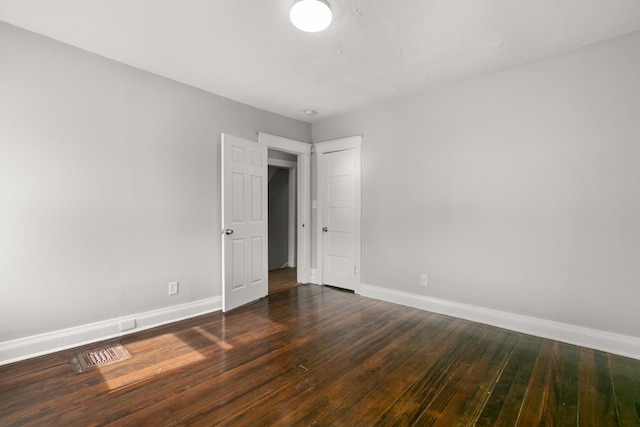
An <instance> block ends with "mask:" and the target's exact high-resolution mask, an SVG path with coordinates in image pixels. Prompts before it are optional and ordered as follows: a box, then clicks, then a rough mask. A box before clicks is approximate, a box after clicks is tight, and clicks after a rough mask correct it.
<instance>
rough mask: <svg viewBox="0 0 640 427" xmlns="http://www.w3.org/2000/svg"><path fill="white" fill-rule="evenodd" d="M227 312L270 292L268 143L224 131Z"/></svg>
mask: <svg viewBox="0 0 640 427" xmlns="http://www.w3.org/2000/svg"><path fill="white" fill-rule="evenodd" d="M220 157H221V159H222V167H221V169H222V215H221V217H222V311H224V312H227V311H229V310H233V309H234V308H237V307H240V306H242V305H245V304H248V303H250V302H252V301H255V300H258V299H260V298H263V297H265V296H267V293H268V290H269V286H268V277H269V274H268V258H267V255H268V254H267V251H268V249H267V248H268V247H267V233H268V221H267V198H266V197H265V196H266V194H267V161H268V160H267V147H266V146H264V145H260V144H257V143H255V142H251V141H247V140H244V139H241V138H238V137H235V136H232V135H227V134H222V154H221V156H220Z"/></svg>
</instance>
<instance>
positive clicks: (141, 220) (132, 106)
mask: <svg viewBox="0 0 640 427" xmlns="http://www.w3.org/2000/svg"><path fill="white" fill-rule="evenodd" d="M0 58H1V59H0V61H1V63H2V65H1V66H0V277H1V278H2V285H1V288H2V297H0V342H2V341H6V340H11V339H16V338H20V337H26V336H31V335H34V334H38V333H44V332H48V331H54V330H59V329H63V328H68V327H72V326H77V325H82V324H86V323H90V322H96V321H100V320H104V319H111V318H116V317H119V316H125V315H128V314H133V313H140V312H144V311H148V310H153V309H158V308H162V307H167V306H172V305H176V304H180V303H184V302H190V301H196V300H199V299H204V298H209V297H213V296H216V295H220V294H221V279H220V234H219V229H220V206H219V197H220V182H219V175H220V167H219V164H220V158H219V153H220V134H221V133H222V132H226V133H230V134H233V135H236V136H239V137H242V138H246V139H249V140H253V141H255V140H257V132H259V131H261V132H267V133H271V134H276V135H282V136H285V137H288V138H292V139H296V140H301V141H309V140H310V133H311V129H310V125H309V124H307V123H304V122H300V121H296V120H292V119H289V118H285V117H282V116H278V115H276V114H272V113H269V112H266V111H262V110H258V109H255V108H252V107H249V106H246V105H242V104H239V103H236V102H233V101H231V100H228V99H225V98H221V97H219V96H216V95H212V94H210V93H207V92H204V91H201V90H198V89H195V88H192V87H189V86H186V85H183V84H180V83H177V82H174V81H171V80H168V79H164V78H161V77H158V76H156V75H153V74H150V73H147V72H143V71H140V70H137V69H134V68H131V67H128V66H126V65H123V64H120V63H117V62H114V61H110V60H108V59H105V58H102V57H100V56H97V55H93V54H90V53H87V52H85V51H82V50H79V49H76V48H73V47H70V46H67V45H64V44H62V43H59V42H56V41H53V40H50V39H47V38H44V37H41V36H38V35H35V34H33V33H29V32H27V31H24V30H21V29H18V28H15V27H12V26H9V25H7V24H4V23H0ZM174 280H177V281H179V282H180V294H179V295H177V296H172V297H169V296H168V295H167V293H168V283H169V282H170V281H174Z"/></svg>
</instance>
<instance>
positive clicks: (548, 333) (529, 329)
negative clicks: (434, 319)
mask: <svg viewBox="0 0 640 427" xmlns="http://www.w3.org/2000/svg"><path fill="white" fill-rule="evenodd" d="M361 295H363V296H366V297H369V298H375V299H379V300H382V301H387V302H392V303H395V304H401V305H406V306H409V307H413V308H418V309H421V310H426V311H432V312H434V313H440V314H445V315H448V316H453V317H458V318H461V319H466V320H471V321H473V322H479V323H485V324H487V325H492V326H497V327H499V328H504V329H509V330H512V331H516V332H522V333H525V334H529V335H535V336H538V337H542V338H549V339H552V340H556V341H562V342H565V343H568V344H574V345H578V346H581V347H588V348H592V349H595V350H601V351H606V352H608V353H613V354H618V355H621V356H625V357H631V358H634V359H640V338H638V337H633V336H628V335H620V334H615V333H612V332H605V331H600V330H596V329H589V328H584V327H581V326H575V325H570V324H567V323H560V322H555V321H551V320H545V319H539V318H535V317H528V316H522V315H519V314H514V313H508V312H506V311H499V310H492V309H488V308H484V307H478V306H474V305H468V304H462V303H458V302H455V301H448V300H443V299H438V298H432V297H427V296H423V295H418V294H412V293H409V292H402V291H397V290H393V289H386V288H380V287H378V286H372V285H365V284H363V285H362V286H361Z"/></svg>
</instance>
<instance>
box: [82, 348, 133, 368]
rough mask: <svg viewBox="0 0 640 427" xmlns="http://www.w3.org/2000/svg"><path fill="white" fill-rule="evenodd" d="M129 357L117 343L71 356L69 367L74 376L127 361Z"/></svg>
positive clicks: (124, 349) (125, 350)
mask: <svg viewBox="0 0 640 427" xmlns="http://www.w3.org/2000/svg"><path fill="white" fill-rule="evenodd" d="M130 357H131V355H130V354H129V352H128V351H127V349H126V348H125V347H124V346H123V345H122V344H120V343H119V342H116V343H113V344H109V345H107V346H103V347H100V348H96V349H92V350H85V351H81V352H80V353H77V354H74V355H73V356H71V367H72V368H73V371H74V372H75V373H76V374H80V373H82V372H86V371H89V370H91V369H95V368H100V367H102V366H106V365H111V364H112V363H116V362H120V361H121V360H126V359H129V358H130Z"/></svg>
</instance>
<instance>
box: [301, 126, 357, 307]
mask: <svg viewBox="0 0 640 427" xmlns="http://www.w3.org/2000/svg"><path fill="white" fill-rule="evenodd" d="M361 147H362V135H354V136H348V137H346V138H340V139H333V140H329V141H323V142H317V143H314V144H313V155H314V156H315V157H316V162H317V163H316V164H317V174H316V199H317V200H315V201H314V202H315V204H314V207H315V209H314V210H315V211H316V222H315V229H314V236H315V240H316V272H315V273H316V274H315V277H314V279H316V282H317V284H319V285H323V284H324V274H323V268H324V266H323V263H324V262H323V260H324V248H323V238H322V227H323V226H324V225H323V208H324V201H323V200H324V192H325V189H324V173H326V161H325V159H324V154H325V153H331V152H334V151H343V150H351V149H354V150H355V162H356V164H355V169H356V173H355V183H354V186H355V188H354V199H355V200H354V201H355V209H354V211H355V218H354V223H355V225H354V228H355V230H354V234H353V236H354V255H353V261H354V264H355V272H354V292H355V293H356V294H360V293H361V285H362V268H361V267H362V230H361V229H362V200H361V199H362V190H361V182H362V178H361V174H362V165H361V164H362V161H361V158H360V157H361V154H362V149H361Z"/></svg>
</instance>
